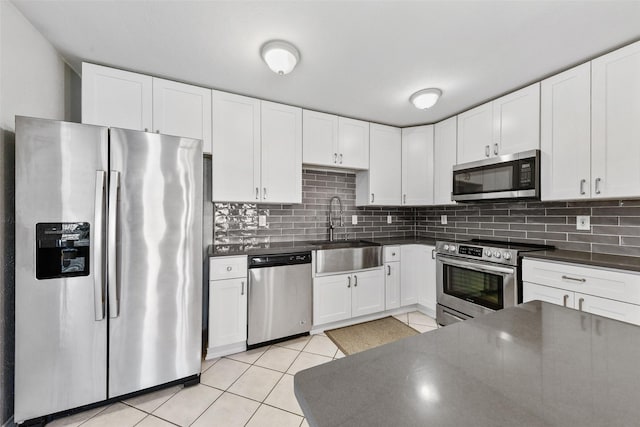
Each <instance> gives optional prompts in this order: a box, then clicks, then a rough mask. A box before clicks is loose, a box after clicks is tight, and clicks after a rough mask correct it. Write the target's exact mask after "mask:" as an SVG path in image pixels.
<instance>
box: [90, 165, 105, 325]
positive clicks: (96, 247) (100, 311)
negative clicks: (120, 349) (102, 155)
mask: <svg viewBox="0 0 640 427" xmlns="http://www.w3.org/2000/svg"><path fill="white" fill-rule="evenodd" d="M106 178H107V173H106V172H105V171H96V191H95V202H94V221H95V222H94V224H93V259H94V262H93V265H94V267H93V301H94V309H95V320H96V321H100V320H102V319H104V273H103V268H104V241H103V234H104V230H103V225H104V185H105V181H106Z"/></svg>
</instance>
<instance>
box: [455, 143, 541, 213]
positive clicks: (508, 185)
mask: <svg viewBox="0 0 640 427" xmlns="http://www.w3.org/2000/svg"><path fill="white" fill-rule="evenodd" d="M451 199H452V200H455V201H458V202H470V201H491V200H504V199H508V200H513V199H529V200H539V199H540V150H530V151H524V152H521V153H515V154H507V155H504V156H500V157H494V158H492V159H485V160H479V161H477V162H471V163H464V164H461V165H456V166H454V167H453V192H452V193H451Z"/></svg>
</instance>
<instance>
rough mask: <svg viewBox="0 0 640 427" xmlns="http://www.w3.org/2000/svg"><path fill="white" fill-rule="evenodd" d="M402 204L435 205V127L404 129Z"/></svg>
mask: <svg viewBox="0 0 640 427" xmlns="http://www.w3.org/2000/svg"><path fill="white" fill-rule="evenodd" d="M401 203H402V205H403V206H416V205H431V204H433V125H429V126H418V127H412V128H404V129H402V200H401Z"/></svg>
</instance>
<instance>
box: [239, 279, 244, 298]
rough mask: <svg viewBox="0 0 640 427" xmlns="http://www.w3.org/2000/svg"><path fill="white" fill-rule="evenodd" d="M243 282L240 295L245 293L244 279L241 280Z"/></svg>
mask: <svg viewBox="0 0 640 427" xmlns="http://www.w3.org/2000/svg"><path fill="white" fill-rule="evenodd" d="M240 283H241V284H242V290H241V291H240V295H244V280H243V281H241V282H240Z"/></svg>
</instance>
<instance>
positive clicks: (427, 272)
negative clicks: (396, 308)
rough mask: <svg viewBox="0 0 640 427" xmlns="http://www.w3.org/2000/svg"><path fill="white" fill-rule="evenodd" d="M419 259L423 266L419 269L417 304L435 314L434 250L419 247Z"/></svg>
mask: <svg viewBox="0 0 640 427" xmlns="http://www.w3.org/2000/svg"><path fill="white" fill-rule="evenodd" d="M421 246H422V250H421V251H420V258H421V259H422V262H423V266H422V267H421V268H420V272H421V274H422V278H421V280H420V282H419V283H418V304H420V305H422V306H424V307H426V308H427V309H428V310H429V311H432V312H433V313H432V314H433V315H434V316H435V314H436V248H435V246H426V245H421Z"/></svg>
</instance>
